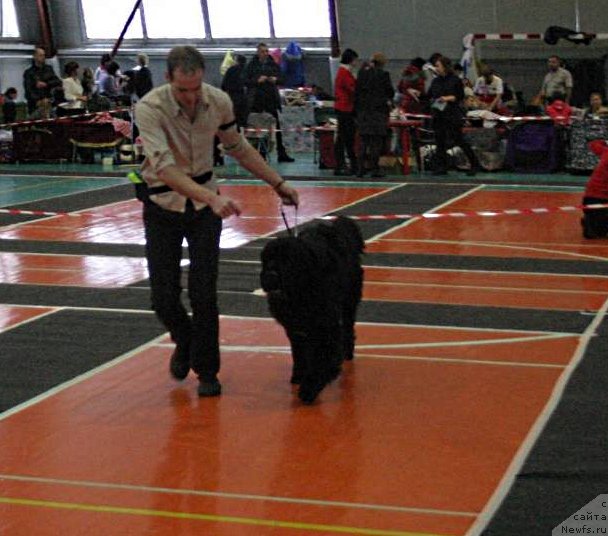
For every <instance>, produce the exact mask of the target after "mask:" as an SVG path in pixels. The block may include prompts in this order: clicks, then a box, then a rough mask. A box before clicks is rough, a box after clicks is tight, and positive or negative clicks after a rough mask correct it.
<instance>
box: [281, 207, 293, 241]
mask: <svg viewBox="0 0 608 536" xmlns="http://www.w3.org/2000/svg"><path fill="white" fill-rule="evenodd" d="M284 206H285V205H283V203H282V202H280V203H279V210H280V211H281V217H282V218H283V223H284V224H285V228H286V229H287V234H288V235H289V236H293V237H294V238H296V237H297V236H298V207H297V206H294V224H293V227H290V226H289V222H288V221H287V215H286V214H285V210H284V209H283V207H284Z"/></svg>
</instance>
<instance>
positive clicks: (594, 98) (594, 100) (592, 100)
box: [589, 95, 602, 108]
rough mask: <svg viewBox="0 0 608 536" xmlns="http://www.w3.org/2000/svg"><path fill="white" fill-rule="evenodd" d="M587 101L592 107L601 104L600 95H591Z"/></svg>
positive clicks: (597, 106)
mask: <svg viewBox="0 0 608 536" xmlns="http://www.w3.org/2000/svg"><path fill="white" fill-rule="evenodd" d="M589 102H590V104H591V107H592V108H599V107H601V106H602V97H600V96H599V95H591V98H590V99H589Z"/></svg>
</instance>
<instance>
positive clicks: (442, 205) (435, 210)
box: [365, 184, 485, 244]
mask: <svg viewBox="0 0 608 536" xmlns="http://www.w3.org/2000/svg"><path fill="white" fill-rule="evenodd" d="M484 186H485V185H483V184H480V185H478V186H475V187H473V188H471V189H470V190H468V191H466V192H465V193H463V194H461V195H458V196H456V197H453V198H452V199H449V200H448V201H446V202H445V203H441V204H440V205H437V206H436V207H434V208H433V209H431V210H427V211H426V213H427V214H431V213H434V212H437V211H438V210H441V209H442V208H443V207H446V206H448V205H450V204H451V203H454V202H456V201H460V200H461V199H464V198H465V197H468V196H469V195H471V194H472V193H475V192H477V191H478V190H480V189H482V188H484ZM420 219H422V218H420V217H418V218H411V219H409V220H407V221H404V222H402V223H400V224H399V225H395V226H394V227H391V228H390V229H387V230H386V231H383V232H381V233H378V234H377V235H375V236H372V237H371V238H368V239H367V240H366V241H365V242H366V243H367V244H369V243H372V242H375V241H376V240H380V239H381V238H382V237H384V236H386V235H388V234H391V233H394V232H396V231H398V230H399V229H403V228H404V227H407V226H408V225H411V224H412V223H414V222H416V221H418V220H420Z"/></svg>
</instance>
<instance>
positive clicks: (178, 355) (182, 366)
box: [169, 346, 190, 382]
mask: <svg viewBox="0 0 608 536" xmlns="http://www.w3.org/2000/svg"><path fill="white" fill-rule="evenodd" d="M169 372H170V373H171V376H172V377H173V378H174V379H175V380H177V381H180V382H181V381H182V380H185V379H186V376H188V372H190V357H189V355H188V352H187V351H184V350H182V349H181V348H180V347H179V346H176V347H175V350H174V351H173V354H172V355H171V360H170V361H169Z"/></svg>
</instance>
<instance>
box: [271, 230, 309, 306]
mask: <svg viewBox="0 0 608 536" xmlns="http://www.w3.org/2000/svg"><path fill="white" fill-rule="evenodd" d="M316 270H317V268H316V266H315V257H314V253H313V252H312V251H311V250H310V248H309V247H308V246H307V245H306V244H305V243H304V242H302V241H301V240H299V239H297V238H293V237H287V238H277V239H276V240H273V241H272V242H270V243H268V244H267V245H266V246H265V247H264V249H263V250H262V273H261V275H260V280H261V284H262V288H263V289H264V291H265V292H266V293H267V294H268V295H269V296H275V297H276V296H278V295H281V296H282V297H283V299H293V298H295V297H297V296H298V295H300V294H301V292H302V290H303V289H306V288H307V287H308V286H310V283H311V277H312V276H313V274H314V272H315V271H316Z"/></svg>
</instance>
